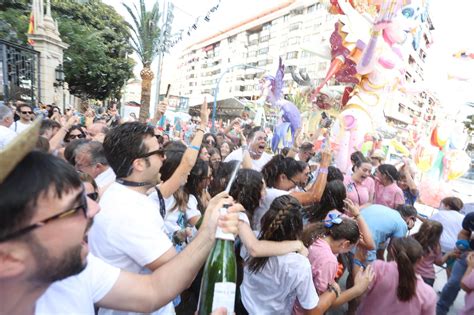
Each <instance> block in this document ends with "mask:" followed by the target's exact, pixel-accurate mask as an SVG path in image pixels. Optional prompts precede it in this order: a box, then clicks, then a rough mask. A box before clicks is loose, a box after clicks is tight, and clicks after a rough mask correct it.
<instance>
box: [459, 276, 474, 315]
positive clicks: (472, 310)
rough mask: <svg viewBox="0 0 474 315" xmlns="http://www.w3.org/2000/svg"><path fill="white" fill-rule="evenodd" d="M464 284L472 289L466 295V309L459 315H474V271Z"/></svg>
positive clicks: (465, 279)
mask: <svg viewBox="0 0 474 315" xmlns="http://www.w3.org/2000/svg"><path fill="white" fill-rule="evenodd" d="M462 283H464V285H465V286H466V287H468V288H469V289H471V291H470V292H467V293H466V297H465V298H464V308H463V309H462V310H461V312H460V313H459V315H471V314H474V271H471V273H470V274H469V275H468V276H467V277H466V278H464V281H463V282H462Z"/></svg>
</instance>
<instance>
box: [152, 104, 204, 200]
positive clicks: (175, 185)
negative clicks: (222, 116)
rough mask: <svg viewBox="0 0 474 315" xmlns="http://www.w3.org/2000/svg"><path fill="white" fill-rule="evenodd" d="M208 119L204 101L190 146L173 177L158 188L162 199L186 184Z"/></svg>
mask: <svg viewBox="0 0 474 315" xmlns="http://www.w3.org/2000/svg"><path fill="white" fill-rule="evenodd" d="M208 117H209V113H208V110H207V101H206V99H204V102H203V103H202V106H201V124H200V126H199V127H198V128H196V134H195V136H194V138H193V140H192V141H191V144H190V145H189V147H188V148H187V149H186V151H185V152H184V155H183V158H182V159H181V163H180V164H179V166H178V167H177V168H176V170H175V171H174V173H173V175H171V177H170V178H169V179H168V180H167V181H166V182H164V183H162V184H161V185H160V186H159V189H160V192H161V194H162V195H163V198H168V197H169V196H171V195H172V194H173V193H174V192H175V191H176V190H178V189H179V187H181V185H183V184H184V183H185V182H186V180H187V178H188V174H189V172H191V169H192V168H193V166H194V164H195V163H196V159H197V157H198V155H199V148H200V147H201V143H202V138H203V137H204V133H205V132H206V127H207V120H208Z"/></svg>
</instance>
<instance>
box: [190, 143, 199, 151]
mask: <svg viewBox="0 0 474 315" xmlns="http://www.w3.org/2000/svg"><path fill="white" fill-rule="evenodd" d="M188 148H190V149H193V150H196V151H199V150H201V147H198V146H197V145H192V144H190V145H188Z"/></svg>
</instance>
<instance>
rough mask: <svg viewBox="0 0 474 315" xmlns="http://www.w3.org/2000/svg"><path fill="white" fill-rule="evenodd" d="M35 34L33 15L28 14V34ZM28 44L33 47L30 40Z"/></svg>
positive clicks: (32, 42)
mask: <svg viewBox="0 0 474 315" xmlns="http://www.w3.org/2000/svg"><path fill="white" fill-rule="evenodd" d="M34 33H35V16H34V15H33V12H31V14H30V22H29V24H28V34H34ZM28 44H30V45H34V44H35V42H34V41H33V40H32V39H28Z"/></svg>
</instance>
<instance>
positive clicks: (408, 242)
mask: <svg viewBox="0 0 474 315" xmlns="http://www.w3.org/2000/svg"><path fill="white" fill-rule="evenodd" d="M389 253H390V255H391V258H393V259H395V261H396V263H397V268H398V288H397V297H398V299H399V300H400V301H402V302H408V301H410V300H411V299H412V298H413V296H414V295H415V293H416V282H417V278H416V274H415V265H416V263H417V261H418V260H419V259H420V258H421V257H422V255H423V247H421V245H420V243H418V242H417V241H416V240H415V239H414V238H412V237H402V238H395V239H393V240H392V241H391V243H390V250H389Z"/></svg>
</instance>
